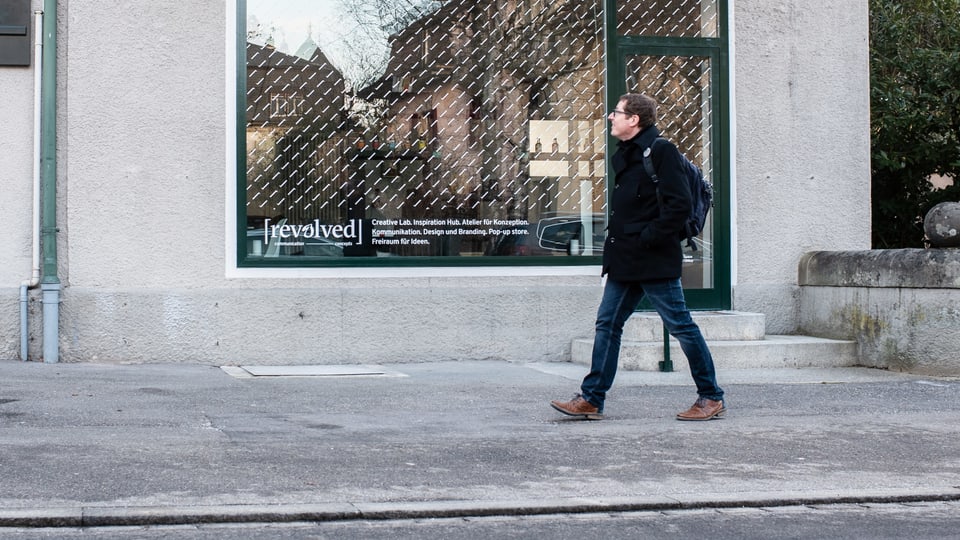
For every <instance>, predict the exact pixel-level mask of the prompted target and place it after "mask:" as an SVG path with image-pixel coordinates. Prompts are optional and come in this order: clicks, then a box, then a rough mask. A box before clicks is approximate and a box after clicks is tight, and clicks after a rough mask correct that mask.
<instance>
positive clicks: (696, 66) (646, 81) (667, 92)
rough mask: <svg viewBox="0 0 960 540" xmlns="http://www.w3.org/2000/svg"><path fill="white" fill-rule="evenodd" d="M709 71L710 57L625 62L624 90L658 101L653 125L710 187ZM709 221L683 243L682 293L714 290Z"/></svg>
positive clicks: (641, 57) (640, 58) (710, 217)
mask: <svg viewBox="0 0 960 540" xmlns="http://www.w3.org/2000/svg"><path fill="white" fill-rule="evenodd" d="M711 69H712V68H711V65H710V58H709V57H704V56H646V55H630V56H627V58H626V75H627V90H628V91H629V92H638V93H641V94H647V95H648V96H651V97H652V98H654V99H655V100H656V101H657V103H658V104H659V106H658V108H657V113H658V117H659V118H658V122H657V125H658V127H659V128H660V131H661V133H662V135H663V136H664V137H666V138H668V139H670V140H671V141H673V143H674V144H676V145H677V148H678V149H679V150H680V151H681V152H682V153H683V154H684V155H686V156H687V158H689V159H690V161H692V162H693V163H694V164H696V165H697V166H699V167H700V168H701V169H702V170H703V176H704V178H706V179H707V181H709V182H711V183H712V182H713V178H714V164H713V159H712V156H713V153H712V152H711V149H712V148H711V147H712V145H713V140H712V138H711V134H712V132H713V130H712V124H711V122H712V120H711V119H712V118H713V111H712V110H711V94H712V92H713V88H712V86H711V80H712V77H711V75H712V74H711ZM714 216H715V212H710V213H709V214H707V223H706V226H705V227H704V230H703V233H702V234H701V235H700V236H699V237H698V238H695V239H694V245H695V246H696V249H692V248H690V247H687V246H686V243H684V267H683V280H682V281H683V286H684V288H687V289H698V288H704V289H709V288H712V287H713V283H714V279H713V231H714V225H713V222H714Z"/></svg>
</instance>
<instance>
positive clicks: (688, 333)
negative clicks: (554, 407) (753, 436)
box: [580, 279, 723, 412]
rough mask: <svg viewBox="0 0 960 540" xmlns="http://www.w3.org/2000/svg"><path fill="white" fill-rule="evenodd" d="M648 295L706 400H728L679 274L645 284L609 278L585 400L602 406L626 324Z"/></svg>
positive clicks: (585, 383)
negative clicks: (685, 299)
mask: <svg viewBox="0 0 960 540" xmlns="http://www.w3.org/2000/svg"><path fill="white" fill-rule="evenodd" d="M644 296H646V297H647V298H648V299H650V303H651V304H653V307H654V309H656V310H657V313H658V314H660V319H661V320H663V324H664V326H666V328H667V331H669V332H670V335H672V336H673V337H675V338H677V340H678V341H679V342H680V348H681V349H683V354H684V355H685V356H686V357H687V362H688V363H689V364H690V373H691V374H692V375H693V381H694V382H695V383H696V385H697V394H699V395H700V397H704V398H707V399H713V400H721V399H723V390H721V389H720V387H719V386H717V374H716V372H715V370H714V368H713V357H712V356H711V355H710V349H708V348H707V343H706V342H705V341H704V340H703V334H701V333H700V327H698V326H697V324H696V323H695V322H693V318H691V317H690V311H689V310H688V309H687V304H686V302H685V301H684V299H683V287H681V285H680V280H679V279H673V280H667V281H655V282H642V283H639V282H633V283H625V282H619V281H614V280H612V279H607V285H606V287H604V289H603V300H601V301H600V308H599V309H598V310H597V332H596V337H595V338H594V341H593V361H592V364H591V366H590V373H588V374H587V376H586V377H584V379H583V384H581V385H580V393H581V394H582V395H583V399H585V400H587V401H589V402H590V404H591V405H593V406H595V407H597V408H598V409H600V411H601V412H602V411H603V402H604V400H605V399H606V397H607V390H610V387H611V386H612V385H613V378H614V377H616V375H617V363H618V362H619V360H620V338H621V336H622V335H623V325H624V324H625V323H626V322H627V319H629V318H630V315H632V314H633V312H634V311H635V310H636V308H637V306H638V305H639V304H640V301H641V300H643V297H644Z"/></svg>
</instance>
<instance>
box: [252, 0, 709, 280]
mask: <svg viewBox="0 0 960 540" xmlns="http://www.w3.org/2000/svg"><path fill="white" fill-rule="evenodd" d="M690 5H691V6H692V5H693V4H690ZM302 6H303V4H302V3H300V2H293V1H290V0H271V1H266V0H247V2H246V13H247V20H246V31H245V34H246V36H247V43H246V95H245V99H244V104H243V110H244V117H245V126H246V139H245V148H246V161H247V166H246V170H245V171H244V172H245V175H244V178H243V179H242V184H241V185H242V189H241V193H242V195H243V196H244V197H245V199H244V202H245V204H244V205H243V209H244V211H245V219H246V223H247V227H248V241H247V249H246V253H247V260H248V261H257V260H267V259H274V258H277V259H284V258H293V257H300V258H302V259H301V260H304V261H308V260H309V261H317V262H319V261H323V260H327V259H331V258H341V257H424V256H425V257H484V258H490V257H500V256H543V257H547V256H550V257H561V258H563V257H576V256H591V255H598V254H599V253H600V250H601V249H602V242H603V230H604V228H605V212H606V206H605V201H606V195H605V193H606V192H605V167H604V160H605V137H606V132H605V130H606V123H605V120H604V118H605V115H604V107H603V87H602V84H603V80H604V72H603V65H604V63H603V31H602V27H601V22H602V21H603V16H602V3H601V2H599V1H592V2H591V1H588V2H582V1H572V0H570V1H566V0H561V1H558V2H544V1H539V0H537V1H532V0H516V1H511V2H496V1H493V0H481V1H479V2H466V1H447V2H437V1H425V0H421V1H418V0H413V1H412V2H405V3H402V4H398V3H394V2H387V1H386V0H366V1H365V2H359V0H337V1H336V2H334V1H318V2H311V3H310V4H309V7H308V8H304V7H302ZM687 9H692V8H689V7H688V8H687ZM700 9H701V8H700V7H699V4H697V7H696V10H697V13H698V14H699V13H700ZM697 17H699V18H702V17H701V16H700V15H697ZM698 20H699V19H698ZM293 21H298V22H293ZM702 27H703V25H702V24H701V29H702ZM385 29H386V30H385ZM698 31H699V30H698ZM424 36H428V39H424Z"/></svg>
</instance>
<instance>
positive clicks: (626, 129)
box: [607, 100, 640, 141]
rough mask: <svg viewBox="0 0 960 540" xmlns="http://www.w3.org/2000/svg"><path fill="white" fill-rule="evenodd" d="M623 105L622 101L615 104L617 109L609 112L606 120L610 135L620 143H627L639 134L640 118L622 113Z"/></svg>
mask: <svg viewBox="0 0 960 540" xmlns="http://www.w3.org/2000/svg"><path fill="white" fill-rule="evenodd" d="M624 105H626V102H625V101H623V100H621V101H620V102H619V103H617V108H616V109H614V110H612V111H610V114H608V115H607V120H609V121H610V135H613V136H614V137H616V138H617V139H620V140H621V141H628V140H630V139H632V138H633V137H634V136H635V135H636V134H637V133H640V127H639V124H640V117H639V116H637V115H635V114H627V113H626V112H624V109H623V108H624Z"/></svg>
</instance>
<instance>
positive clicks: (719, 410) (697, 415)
mask: <svg viewBox="0 0 960 540" xmlns="http://www.w3.org/2000/svg"><path fill="white" fill-rule="evenodd" d="M726 411H727V408H726V407H724V406H723V400H722V399H721V400H720V401H714V400H712V399H707V398H698V399H697V402H696V403H694V404H693V406H692V407H690V408H689V409H687V410H686V411H684V412H682V413H680V414H678V415H677V420H693V421H702V420H713V419H714V418H720V417H721V416H723V413H725V412H726Z"/></svg>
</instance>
